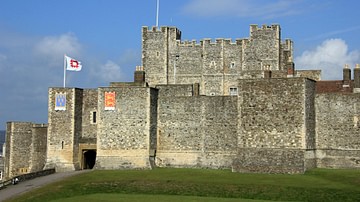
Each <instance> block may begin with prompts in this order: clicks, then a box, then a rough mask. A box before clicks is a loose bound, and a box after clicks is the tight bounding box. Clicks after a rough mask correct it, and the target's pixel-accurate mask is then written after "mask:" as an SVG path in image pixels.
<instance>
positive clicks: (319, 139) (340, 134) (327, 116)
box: [315, 93, 360, 168]
mask: <svg viewBox="0 0 360 202" xmlns="http://www.w3.org/2000/svg"><path fill="white" fill-rule="evenodd" d="M359 102H360V95H359V94H342V93H321V94H317V95H316V102H315V106H316V108H315V109H316V148H317V151H316V157H317V166H318V167H320V168H360V122H359V118H360V105H359Z"/></svg>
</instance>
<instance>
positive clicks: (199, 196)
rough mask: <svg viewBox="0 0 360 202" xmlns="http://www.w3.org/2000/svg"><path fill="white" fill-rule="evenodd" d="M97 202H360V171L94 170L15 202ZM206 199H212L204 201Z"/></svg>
mask: <svg viewBox="0 0 360 202" xmlns="http://www.w3.org/2000/svg"><path fill="white" fill-rule="evenodd" d="M96 197H99V198H98V199H102V200H100V201H119V200H120V199H121V198H124V197H128V198H126V199H124V200H123V201H144V200H143V199H144V198H146V200H145V201H149V202H150V201H152V199H153V201H173V202H176V201H211V200H213V201H234V199H237V201H239V200H238V199H240V198H241V199H253V200H259V201H260V200H270V201H359V200H360V170H325V169H315V170H312V171H309V172H307V173H306V174H304V175H270V174H241V173H232V172H231V171H229V170H205V169H169V168H166V169H165V168H158V169H154V170H126V171H124V170H123V171H120V170H112V171H100V170H94V171H92V172H87V173H84V174H81V175H76V176H73V177H70V178H66V179H64V180H63V181H61V182H56V183H53V184H51V185H47V186H46V187H43V188H39V189H37V190H34V191H32V192H29V193H26V194H24V195H22V196H20V197H18V198H16V199H14V200H13V201H87V202H89V201H99V200H95V198H96ZM183 197H187V198H186V199H185V198H183ZM204 197H208V198H205V200H203V199H204ZM89 198H90V199H89ZM91 198H94V200H91ZM148 198H149V199H148ZM150 198H151V199H150ZM117 199H119V200H117ZM120 201H121V200H120ZM244 201H245V200H244Z"/></svg>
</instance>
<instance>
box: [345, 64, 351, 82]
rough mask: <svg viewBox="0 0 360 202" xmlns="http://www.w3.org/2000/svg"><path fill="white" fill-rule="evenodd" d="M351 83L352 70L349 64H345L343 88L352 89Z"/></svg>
mask: <svg viewBox="0 0 360 202" xmlns="http://www.w3.org/2000/svg"><path fill="white" fill-rule="evenodd" d="M350 81H351V69H350V68H349V65H348V64H345V66H344V68H343V87H350Z"/></svg>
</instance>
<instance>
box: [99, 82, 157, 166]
mask: <svg viewBox="0 0 360 202" xmlns="http://www.w3.org/2000/svg"><path fill="white" fill-rule="evenodd" d="M108 93H111V94H112V95H110V96H109V94H108ZM155 93H156V90H151V88H144V87H119V88H111V87H108V88H98V98H99V99H98V110H97V111H98V114H99V117H98V123H97V130H98V132H97V157H96V164H95V168H97V169H130V168H151V165H150V161H149V156H150V145H151V143H150V142H151V141H152V142H154V141H155V140H156V139H154V137H153V136H154V135H155V134H151V132H152V131H154V127H155V126H156V125H152V124H155V123H153V122H154V121H155V120H156V118H153V117H152V113H156V109H153V107H156V104H154V102H155V100H154V99H153V98H152V96H156V94H155ZM105 94H107V96H109V97H108V98H106V99H107V100H108V101H106V102H105V100H106V99H105V97H106V95H105ZM105 107H107V108H105ZM152 144H154V143H152ZM152 147H154V145H153V146H152Z"/></svg>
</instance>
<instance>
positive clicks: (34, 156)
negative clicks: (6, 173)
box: [29, 124, 48, 172]
mask: <svg viewBox="0 0 360 202" xmlns="http://www.w3.org/2000/svg"><path fill="white" fill-rule="evenodd" d="M47 129H48V126H47V125H46V124H32V126H31V133H32V139H31V144H32V145H31V152H30V155H31V161H30V171H29V172H37V171H41V170H43V168H44V166H45V162H46V144H47V143H46V140H47Z"/></svg>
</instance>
